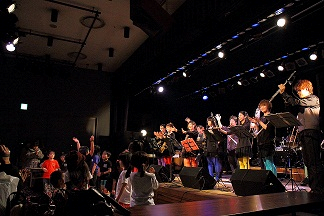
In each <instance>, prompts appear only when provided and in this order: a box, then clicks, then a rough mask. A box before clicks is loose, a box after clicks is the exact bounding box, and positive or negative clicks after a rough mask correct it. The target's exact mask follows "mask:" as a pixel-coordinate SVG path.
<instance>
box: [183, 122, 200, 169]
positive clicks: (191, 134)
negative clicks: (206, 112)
mask: <svg viewBox="0 0 324 216" xmlns="http://www.w3.org/2000/svg"><path fill="white" fill-rule="evenodd" d="M187 127H188V130H187V131H185V130H183V129H182V133H183V134H185V139H189V138H192V139H193V140H197V137H198V131H197V125H196V122H194V121H192V120H190V121H189V123H188V125H187ZM198 153H199V150H192V151H190V152H187V151H185V148H182V157H183V166H185V167H198V163H197V161H196V157H197V155H198Z"/></svg>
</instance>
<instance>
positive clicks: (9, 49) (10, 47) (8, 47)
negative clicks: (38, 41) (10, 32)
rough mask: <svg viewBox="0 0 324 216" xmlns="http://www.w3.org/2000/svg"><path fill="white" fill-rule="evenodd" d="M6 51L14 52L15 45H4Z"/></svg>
mask: <svg viewBox="0 0 324 216" xmlns="http://www.w3.org/2000/svg"><path fill="white" fill-rule="evenodd" d="M6 49H7V50H8V51H9V52H13V51H15V50H16V47H15V45H13V44H12V43H8V44H7V45H6Z"/></svg>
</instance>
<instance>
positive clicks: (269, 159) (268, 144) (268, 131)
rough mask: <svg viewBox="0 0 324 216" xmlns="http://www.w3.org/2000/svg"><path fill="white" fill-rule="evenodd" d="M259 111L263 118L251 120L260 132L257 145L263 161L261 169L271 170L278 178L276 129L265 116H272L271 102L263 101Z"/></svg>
mask: <svg viewBox="0 0 324 216" xmlns="http://www.w3.org/2000/svg"><path fill="white" fill-rule="evenodd" d="M259 109H260V111H261V112H262V113H263V116H262V117H260V118H258V117H254V118H249V120H250V121H251V122H253V123H255V126H256V129H257V131H258V135H257V143H258V151H259V157H260V159H261V169H266V170H270V171H272V173H273V174H274V175H275V176H277V168H276V166H275V164H274V161H273V156H274V153H275V127H274V126H273V125H272V124H271V123H269V121H268V120H267V119H266V118H265V116H268V115H269V114H270V112H271V109H272V104H271V102H270V101H269V100H265V99H264V100H261V101H260V103H259Z"/></svg>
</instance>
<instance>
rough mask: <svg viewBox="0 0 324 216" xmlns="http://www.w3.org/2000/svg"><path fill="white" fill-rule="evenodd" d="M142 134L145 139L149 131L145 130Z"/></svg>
mask: <svg viewBox="0 0 324 216" xmlns="http://www.w3.org/2000/svg"><path fill="white" fill-rule="evenodd" d="M141 134H142V136H143V137H145V136H146V135H147V131H146V130H144V129H143V130H141Z"/></svg>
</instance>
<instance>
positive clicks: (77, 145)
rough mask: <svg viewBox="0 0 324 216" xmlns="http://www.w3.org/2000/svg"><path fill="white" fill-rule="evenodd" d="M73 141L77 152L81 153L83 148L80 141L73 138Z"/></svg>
mask: <svg viewBox="0 0 324 216" xmlns="http://www.w3.org/2000/svg"><path fill="white" fill-rule="evenodd" d="M72 139H73V141H74V142H75V143H76V147H77V151H79V150H80V147H81V144H80V141H79V140H78V138H76V137H73V138H72Z"/></svg>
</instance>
